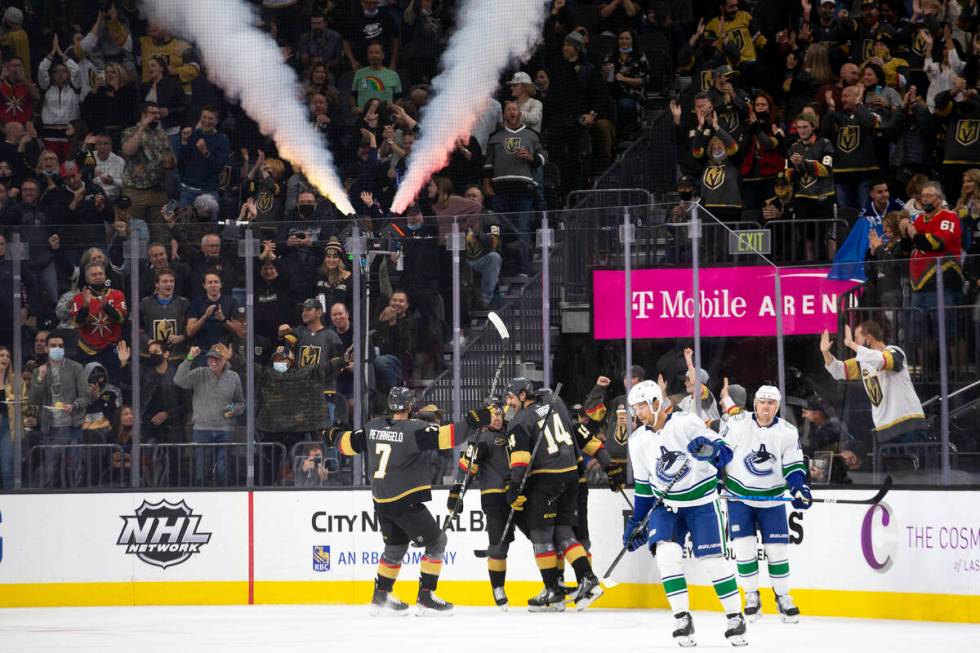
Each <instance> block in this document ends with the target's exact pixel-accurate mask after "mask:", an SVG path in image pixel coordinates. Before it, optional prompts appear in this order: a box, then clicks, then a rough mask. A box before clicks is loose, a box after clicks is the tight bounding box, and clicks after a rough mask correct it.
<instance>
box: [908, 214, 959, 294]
mask: <svg viewBox="0 0 980 653" xmlns="http://www.w3.org/2000/svg"><path fill="white" fill-rule="evenodd" d="M912 226H914V227H915V231H916V235H915V237H914V238H913V239H912V244H913V245H914V246H915V249H913V250H912V260H911V261H909V278H910V281H911V283H912V289H913V290H922V289H923V288H924V287H925V286H926V284H928V283H929V282H930V280H932V278H933V277H934V276H935V274H936V259H937V258H941V259H943V261H942V269H943V272H946V271H947V270H955V271H956V273H957V274H961V270H960V253H961V252H962V251H963V245H962V239H961V233H960V219H959V216H957V215H956V214H955V213H953V212H952V211H946V210H943V211H939V212H938V213H936V215H934V216H932V217H931V218H929V217H927V216H926V214H925V213H920V214H919V215H918V216H916V218H915V221H914V222H913V223H912Z"/></svg>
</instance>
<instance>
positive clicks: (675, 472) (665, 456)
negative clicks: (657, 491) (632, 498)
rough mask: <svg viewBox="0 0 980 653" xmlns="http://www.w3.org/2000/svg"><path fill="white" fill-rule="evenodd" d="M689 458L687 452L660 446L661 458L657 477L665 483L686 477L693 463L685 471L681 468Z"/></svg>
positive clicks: (658, 461)
mask: <svg viewBox="0 0 980 653" xmlns="http://www.w3.org/2000/svg"><path fill="white" fill-rule="evenodd" d="M686 460H687V454H685V453H684V452H683V451H669V450H668V449H667V447H664V446H661V447H660V458H658V459H657V479H659V480H660V481H661V482H663V483H664V484H669V483H672V482H674V480H677V479H681V478H684V477H685V476H687V475H688V474H689V473H690V471H691V465H688V466H687V469H685V470H684V472H683V473H680V471H681V468H682V467H683V466H684V463H685V461H686Z"/></svg>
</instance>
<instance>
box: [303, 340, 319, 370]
mask: <svg viewBox="0 0 980 653" xmlns="http://www.w3.org/2000/svg"><path fill="white" fill-rule="evenodd" d="M319 364H320V348H319V347H317V346H315V345H303V346H302V347H300V350H299V366H300V367H315V366H317V365H319Z"/></svg>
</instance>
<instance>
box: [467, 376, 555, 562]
mask: <svg viewBox="0 0 980 653" xmlns="http://www.w3.org/2000/svg"><path fill="white" fill-rule="evenodd" d="M560 392H561V383H559V384H558V385H556V386H555V390H554V392H552V393H551V396H552V397H553V398H555V399H557V398H558V394H559V393H560ZM554 410H555V402H554V400H552V401H551V403H550V404H548V414H547V415H545V417H544V426H543V427H542V429H541V433H539V434H538V439H537V440H536V441H535V443H534V446H533V447H532V448H531V462H530V464H529V465H528V468H527V472H526V473H525V474H524V476H523V477H521V484H520V485H519V486H518V487H517V496H521V495H523V494H524V488H525V487H526V486H527V479H528V478H529V477H530V476H531V465H533V464H534V456H536V455H537V453H538V447H540V446H541V441H542V440H544V435H543V433H544V429H546V428H548V423H549V422H550V421H551V414H552V413H553V412H554ZM516 515H517V511H516V510H514V509H513V508H511V509H510V513H509V514H508V515H507V521H506V522H505V523H504V532H503V533H502V534H501V536H500V541H499V542H497V546H500V545H502V544H503V543H504V542H505V541H507V534H508V533H510V529H511V527H512V526H513V525H514V517H515V516H516ZM473 555H475V556H476V557H477V558H486V557H487V555H489V550H488V549H474V550H473Z"/></svg>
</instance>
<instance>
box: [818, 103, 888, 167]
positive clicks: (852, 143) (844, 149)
mask: <svg viewBox="0 0 980 653" xmlns="http://www.w3.org/2000/svg"><path fill="white" fill-rule="evenodd" d="M878 126H879V123H878V118H877V117H876V116H875V115H874V114H873V113H871V111H869V110H868V107H866V106H864V105H863V104H862V105H859V106H858V107H857V108H855V109H854V111H853V112H850V113H849V112H847V111H843V110H840V109H838V110H836V111H827V113H826V114H824V117H823V124H822V126H821V131H822V132H823V135H824V136H825V137H827V138H828V139H830V141H831V142H832V143H833V144H834V149H835V150H836V157H835V161H834V172H835V173H846V172H871V171H874V170H877V169H878V161H877V159H876V158H875V148H874V137H875V130H876V129H877V128H878Z"/></svg>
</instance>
